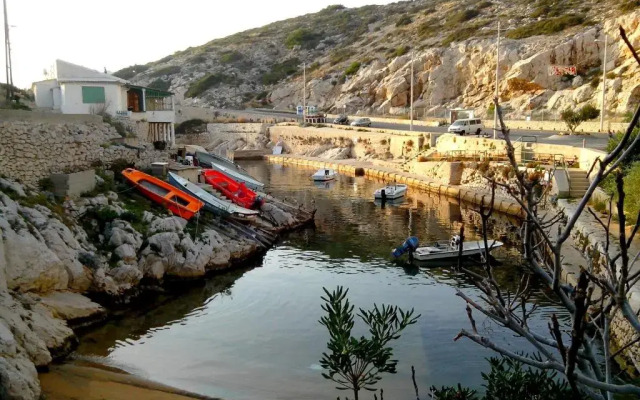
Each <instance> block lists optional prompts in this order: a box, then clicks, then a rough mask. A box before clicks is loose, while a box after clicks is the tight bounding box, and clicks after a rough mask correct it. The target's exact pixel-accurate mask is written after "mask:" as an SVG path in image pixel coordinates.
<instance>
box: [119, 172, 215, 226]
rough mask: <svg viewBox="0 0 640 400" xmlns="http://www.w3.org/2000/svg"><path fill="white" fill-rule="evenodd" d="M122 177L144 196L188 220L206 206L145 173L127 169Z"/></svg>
mask: <svg viewBox="0 0 640 400" xmlns="http://www.w3.org/2000/svg"><path fill="white" fill-rule="evenodd" d="M122 175H123V176H124V177H125V178H126V179H127V180H128V181H129V182H131V183H132V184H133V185H135V187H136V188H137V189H138V190H139V191H140V192H142V194H143V195H145V196H146V197H148V198H149V199H151V200H152V201H155V202H156V203H158V204H160V205H162V206H163V207H166V208H167V209H169V210H170V211H171V212H172V213H173V214H175V215H177V216H179V217H182V218H184V219H186V220H190V219H191V217H193V216H194V215H195V214H196V213H197V212H198V211H200V209H201V208H202V207H203V206H204V203H203V202H202V201H200V200H198V199H196V198H195V197H193V196H191V195H190V194H187V193H184V192H183V191H181V190H179V189H177V188H175V187H174V186H171V185H170V184H168V183H167V182H165V181H163V180H160V179H158V178H156V177H153V176H151V175H147V174H145V173H144V172H140V171H138V170H135V169H133V168H127V169H125V170H124V171H122Z"/></svg>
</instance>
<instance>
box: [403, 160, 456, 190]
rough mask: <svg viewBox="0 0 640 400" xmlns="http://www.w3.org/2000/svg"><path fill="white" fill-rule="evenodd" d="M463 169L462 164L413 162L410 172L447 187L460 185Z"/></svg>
mask: <svg viewBox="0 0 640 400" xmlns="http://www.w3.org/2000/svg"><path fill="white" fill-rule="evenodd" d="M463 169H464V167H463V163H461V162H440V161H425V162H419V161H412V162H411V163H409V172H412V173H414V174H417V175H421V176H426V177H428V178H433V179H435V180H437V181H438V182H442V183H444V184H446V185H459V184H460V180H461V178H462V171H463Z"/></svg>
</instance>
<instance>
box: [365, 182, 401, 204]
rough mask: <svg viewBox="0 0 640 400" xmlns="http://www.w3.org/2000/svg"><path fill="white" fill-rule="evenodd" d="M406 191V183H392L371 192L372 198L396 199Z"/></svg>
mask: <svg viewBox="0 0 640 400" xmlns="http://www.w3.org/2000/svg"><path fill="white" fill-rule="evenodd" d="M406 193H407V185H404V184H395V183H394V184H393V185H387V186H385V187H383V188H380V189H378V190H376V191H375V192H373V198H374V199H390V200H393V199H398V198H400V197H402V196H404V195H405V194H406Z"/></svg>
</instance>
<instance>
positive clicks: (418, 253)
mask: <svg viewBox="0 0 640 400" xmlns="http://www.w3.org/2000/svg"><path fill="white" fill-rule="evenodd" d="M487 244H488V246H489V249H488V252H491V251H492V250H495V249H497V248H499V247H502V246H503V245H504V243H502V242H499V241H497V240H493V239H492V240H488V241H487ZM407 252H412V255H413V259H414V260H418V261H431V260H444V259H451V258H457V257H458V255H462V257H470V256H477V255H483V254H485V247H484V240H473V241H468V242H467V241H465V242H464V243H462V254H460V236H458V235H455V236H453V237H452V238H451V240H449V241H446V240H440V241H437V242H435V243H433V244H432V245H430V246H423V247H420V246H419V243H418V238H416V237H415V236H412V237H410V238H408V239H407V240H406V241H405V242H404V243H403V244H402V245H401V246H400V247H398V248H396V249H394V250H393V251H392V253H391V254H392V255H393V256H394V257H400V256H402V255H403V254H404V253H407Z"/></svg>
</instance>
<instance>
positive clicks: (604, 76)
mask: <svg viewBox="0 0 640 400" xmlns="http://www.w3.org/2000/svg"><path fill="white" fill-rule="evenodd" d="M607 38H608V36H607V34H606V33H605V34H604V56H603V57H602V101H601V102H600V109H601V110H600V132H603V131H604V95H605V93H606V91H607Z"/></svg>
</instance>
